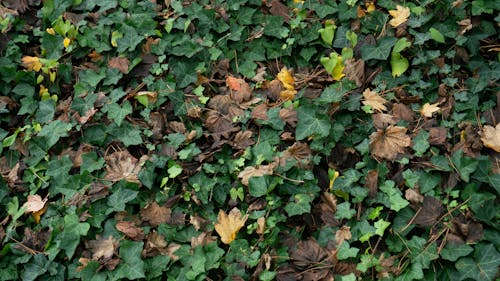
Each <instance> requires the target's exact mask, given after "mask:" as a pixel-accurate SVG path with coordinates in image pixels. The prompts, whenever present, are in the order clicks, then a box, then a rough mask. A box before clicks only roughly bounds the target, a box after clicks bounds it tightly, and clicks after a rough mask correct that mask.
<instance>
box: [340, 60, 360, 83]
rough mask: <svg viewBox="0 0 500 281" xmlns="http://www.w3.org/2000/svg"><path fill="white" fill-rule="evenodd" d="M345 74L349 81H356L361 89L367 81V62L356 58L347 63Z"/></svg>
mask: <svg viewBox="0 0 500 281" xmlns="http://www.w3.org/2000/svg"><path fill="white" fill-rule="evenodd" d="M344 73H345V76H346V77H347V79H349V80H351V81H354V82H355V83H356V86H358V87H361V86H362V85H363V83H364V81H365V62H364V61H363V60H357V59H354V58H351V59H347V60H346V61H345V68H344Z"/></svg>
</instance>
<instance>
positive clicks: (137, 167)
mask: <svg viewBox="0 0 500 281" xmlns="http://www.w3.org/2000/svg"><path fill="white" fill-rule="evenodd" d="M104 159H105V160H106V176H105V177H104V179H106V180H109V181H113V182H116V181H120V180H122V179H124V180H126V181H128V182H134V183H138V184H140V181H139V179H138V178H137V177H138V174H139V172H140V171H141V166H142V164H144V162H145V161H146V159H147V156H146V157H141V159H140V161H139V160H137V158H135V157H134V156H132V155H131V154H130V152H128V151H127V150H123V151H117V152H114V153H112V154H110V155H107V156H106V157H105V158H104Z"/></svg>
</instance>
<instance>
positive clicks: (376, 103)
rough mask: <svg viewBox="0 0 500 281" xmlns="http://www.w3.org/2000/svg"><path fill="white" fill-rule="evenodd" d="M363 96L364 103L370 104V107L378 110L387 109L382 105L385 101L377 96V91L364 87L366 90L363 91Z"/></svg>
mask: <svg viewBox="0 0 500 281" xmlns="http://www.w3.org/2000/svg"><path fill="white" fill-rule="evenodd" d="M363 97H364V100H363V104H364V105H369V106H371V108H373V109H374V110H376V111H379V112H382V111H385V110H387V107H386V106H385V105H384V104H385V103H386V102H387V101H386V100H385V99H384V98H383V97H381V96H379V94H378V93H377V92H374V91H372V90H370V89H369V88H366V90H365V91H364V92H363Z"/></svg>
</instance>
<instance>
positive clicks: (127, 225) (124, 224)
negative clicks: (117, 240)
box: [116, 221, 144, 241]
mask: <svg viewBox="0 0 500 281" xmlns="http://www.w3.org/2000/svg"><path fill="white" fill-rule="evenodd" d="M116 229H117V230H118V231H120V232H121V233H123V234H125V235H126V236H127V237H129V238H130V239H132V240H136V241H139V240H142V239H144V231H143V230H142V228H140V227H137V226H136V225H135V223H133V222H131V221H120V222H118V223H116Z"/></svg>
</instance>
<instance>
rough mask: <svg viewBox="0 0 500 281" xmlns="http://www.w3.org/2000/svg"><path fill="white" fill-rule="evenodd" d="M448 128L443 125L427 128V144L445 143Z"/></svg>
mask: <svg viewBox="0 0 500 281" xmlns="http://www.w3.org/2000/svg"><path fill="white" fill-rule="evenodd" d="M447 134H448V129H446V128H445V127H432V128H430V129H429V144H431V145H443V144H445V143H446V135H447Z"/></svg>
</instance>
